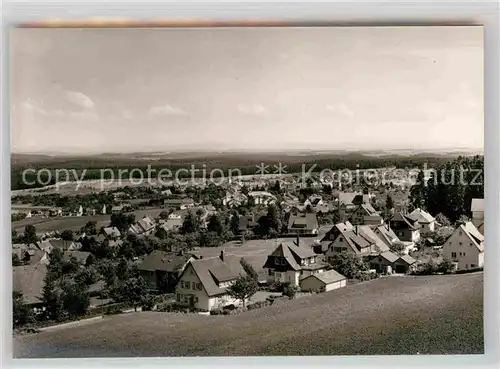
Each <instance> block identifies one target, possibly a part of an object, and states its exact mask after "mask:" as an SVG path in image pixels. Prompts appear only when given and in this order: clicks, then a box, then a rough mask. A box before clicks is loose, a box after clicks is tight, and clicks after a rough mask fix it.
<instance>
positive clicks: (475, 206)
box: [470, 199, 484, 211]
mask: <svg viewBox="0 0 500 369" xmlns="http://www.w3.org/2000/svg"><path fill="white" fill-rule="evenodd" d="M470 210H471V211H484V199H472V201H471V204H470Z"/></svg>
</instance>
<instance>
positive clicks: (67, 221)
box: [12, 208, 165, 233]
mask: <svg viewBox="0 0 500 369" xmlns="http://www.w3.org/2000/svg"><path fill="white" fill-rule="evenodd" d="M163 210H165V209H162V208H154V209H146V210H137V211H134V212H131V214H134V215H135V218H136V219H137V220H139V219H141V218H142V217H143V216H145V215H150V216H152V217H157V216H158V215H159V214H160V213H161V212H162V211H163ZM110 219H111V215H110V214H107V215H88V216H82V217H52V218H42V217H39V216H36V217H31V218H25V219H23V220H19V221H17V222H12V229H14V230H16V231H17V232H18V233H22V232H24V227H25V226H27V225H28V224H32V225H34V226H35V227H36V231H37V233H40V232H51V231H57V230H60V231H63V230H65V229H71V230H73V231H76V230H80V228H82V227H83V226H84V225H85V224H86V223H87V222H88V221H91V220H93V221H95V222H97V226H96V227H97V229H99V228H100V227H103V226H107V225H108V224H109V222H110Z"/></svg>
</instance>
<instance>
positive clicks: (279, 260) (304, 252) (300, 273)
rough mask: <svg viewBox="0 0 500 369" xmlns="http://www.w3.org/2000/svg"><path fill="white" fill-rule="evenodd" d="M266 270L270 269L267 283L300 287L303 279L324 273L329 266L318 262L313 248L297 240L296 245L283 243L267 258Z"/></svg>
mask: <svg viewBox="0 0 500 369" xmlns="http://www.w3.org/2000/svg"><path fill="white" fill-rule="evenodd" d="M264 268H265V269H268V278H267V281H268V283H269V284H271V283H274V282H280V283H289V284H290V285H293V286H299V282H300V280H301V279H302V278H305V277H307V276H309V275H312V274H315V273H321V272H324V271H325V270H326V268H327V264H326V263H323V262H321V261H319V260H317V255H316V253H315V252H314V251H313V250H312V248H310V247H307V246H305V245H304V244H302V243H301V242H300V239H299V238H297V241H296V242H295V243H291V242H282V243H281V244H280V245H279V246H278V247H276V249H275V250H274V251H273V252H272V253H271V254H270V255H269V256H268V257H267V260H266V263H265V264H264Z"/></svg>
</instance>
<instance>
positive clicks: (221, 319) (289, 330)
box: [13, 273, 484, 358]
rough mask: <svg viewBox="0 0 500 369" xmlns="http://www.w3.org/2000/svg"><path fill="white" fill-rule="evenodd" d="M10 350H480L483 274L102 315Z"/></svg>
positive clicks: (97, 353)
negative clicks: (187, 310)
mask: <svg viewBox="0 0 500 369" xmlns="http://www.w3.org/2000/svg"><path fill="white" fill-rule="evenodd" d="M13 347H14V357H16V358H29V357H31V358H34V357H39V358H43V357H105V356H108V357H110V356H122V357H127V356H128V357H133V356H150V357H152V356H228V355H233V356H241V355H249V356H251V355H357V354H358V355H391V354H395V355H396V354H398V355H402V354H417V353H420V354H482V353H484V340H483V274H482V273H475V274H464V275H449V276H426V277H388V278H384V279H378V280H374V281H370V282H366V283H362V284H357V285H353V286H348V287H346V288H342V289H339V290H335V291H331V292H327V293H323V294H318V295H313V296H311V297H304V298H301V299H298V300H293V301H285V302H281V303H279V304H278V305H274V306H270V307H266V308H261V309H256V310H252V311H249V312H245V313H242V314H241V315H236V316H200V315H195V314H192V315H184V314H170V313H158V312H145V313H132V314H127V315H120V316H113V317H106V318H104V319H103V320H101V321H99V323H98V324H87V325H84V326H79V327H69V328H65V329H62V330H57V331H53V332H49V331H47V332H41V333H39V334H35V335H30V336H24V337H15V338H14V345H13Z"/></svg>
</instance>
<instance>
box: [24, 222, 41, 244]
mask: <svg viewBox="0 0 500 369" xmlns="http://www.w3.org/2000/svg"><path fill="white" fill-rule="evenodd" d="M23 242H24V243H25V244H26V245H29V244H32V243H37V242H38V237H37V235H36V227H35V226H34V225H32V224H28V225H27V226H26V227H24V235H23Z"/></svg>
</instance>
